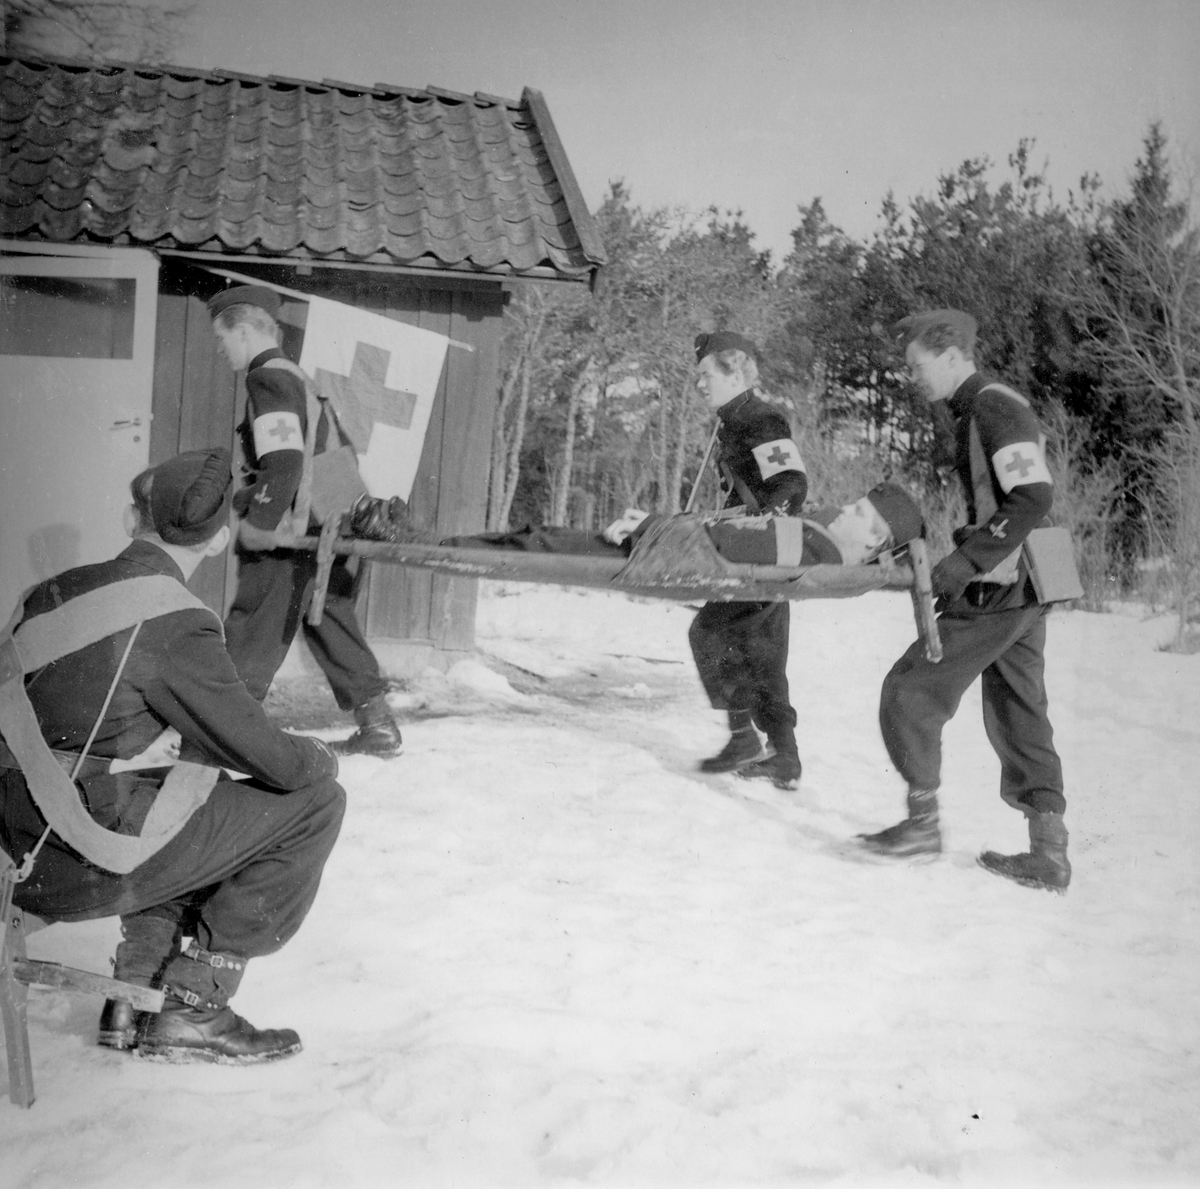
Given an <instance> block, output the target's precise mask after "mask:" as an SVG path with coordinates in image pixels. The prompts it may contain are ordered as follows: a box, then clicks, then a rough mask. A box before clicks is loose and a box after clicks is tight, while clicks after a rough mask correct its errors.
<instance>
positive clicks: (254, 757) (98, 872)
mask: <svg viewBox="0 0 1200 1189" xmlns="http://www.w3.org/2000/svg"><path fill="white" fill-rule="evenodd" d="M231 482H232V478H231V474H230V456H229V453H228V451H225V450H205V451H193V452H191V453H188V454H181V455H179V456H178V457H176V458H173V459H171V460H169V461H168V462H165V463H162V464H161V465H160V466H157V467H153V468H151V469H149V470H146V471H143V472H142V474H140V475H139V476H138V477H137V478H136V479H134V481H133V483H132V493H133V505H132V507H129V508H127V509H126V513H125V516H126V528H127V530H128V531H129V534H130V536H131V537H132V538H133V542H132V544H131V545H130V546H129V547H128V548H127V549H125V550H124V552H122V553H121V554H120V555H119V556H118V557H116V558H115V559H114V560H112V561H108V562H102V563H99V564H96V565H88V566H80V567H78V568H77V569H73V570H68V571H66V572H65V573H62V574H59V575H58V576H57V577H55V578H51V579H49V580H47V581H45V582H42V583H41V584H40V585H38V586H35V587H33V588H32V590H31V591H30V592H29V593H28V594H27V595H26V596H25V599H24V605H23V608H22V609H20V611H19V612H18V614H17V616H16V617H14V621H13V622H14V623H15V625H16V626H15V627H13V628H12V629H11V630H10V631H6V632H5V633H4V634H3V636H0V735H2V736H3V741H2V743H0V845H3V847H4V849H5V850H6V851H7V852H8V853H9V854H10V855H11V856H12V857H13V858H14V860H15V861H16V862H18V863H21V862H22V858H23V857H24V869H25V871H26V877H25V879H24V881H23V882H21V883H20V884H19V885H18V886H17V888H16V892H15V895H14V902H15V903H16V904H17V905H18V906H19V907H20V908H23V909H27V910H28V911H30V912H33V913H36V914H38V915H39V916H43V917H47V918H50V919H52V920H74V921H77V920H88V919H92V918H97V917H105V916H114V915H116V916H120V918H121V931H122V935H123V938H124V940H123V941H122V942H121V943H120V944H119V945H118V946H117V954H116V963H115V967H116V968H115V971H114V973H115V976H116V977H117V978H118V979H121V980H122V981H125V982H131V983H135V984H137V985H140V986H147V987H159V988H161V989H162V990H163V992H164V993H165V1006H164V1008H163V1011H162V1013H161V1014H152V1013H146V1014H144V1015H140V1013H139V1014H138V1015H139V1016H140V1018H138V1016H135V1013H134V1012H133V1010H132V1009H131V1008H130V1006H129V1005H128V1004H127V1003H123V1002H120V1001H113V1000H110V1001H109V1003H107V1004H106V1005H105V1009H104V1014H103V1016H102V1017H101V1032H100V1043H101V1044H105V1045H108V1046H109V1047H112V1048H120V1049H127V1048H134V1047H136V1048H138V1049H139V1051H140V1053H141V1055H142V1056H145V1057H150V1058H154V1059H159V1060H169V1061H208V1062H219V1063H226V1064H246V1063H252V1062H260V1061H269V1060H272V1059H274V1058H278V1057H283V1056H286V1055H287V1054H289V1053H294V1052H297V1051H298V1050H299V1049H300V1038H299V1037H298V1036H297V1035H296V1033H295V1032H293V1031H291V1030H289V1029H278V1030H276V1029H268V1030H262V1029H258V1028H255V1027H253V1026H252V1025H251V1024H249V1023H248V1022H247V1021H246V1020H244V1019H242V1018H241V1017H240V1016H238V1015H236V1014H234V1012H233V1010H232V1009H231V1008H230V1007H229V1006H228V1004H229V999H230V997H231V996H232V995H233V993H234V992H235V991H236V990H237V987H238V984H239V982H240V981H241V979H242V975H243V974H244V972H245V969H246V963H247V962H248V961H249V960H250V959H251V958H255V957H257V956H258V955H260V954H269V953H272V952H274V951H275V950H278V949H279V948H280V947H281V946H283V945H284V943H285V942H287V940H288V939H289V938H290V937H291V936H292V934H293V933H295V932H296V930H297V929H298V928H299V926H300V922H301V921H303V919H304V917H305V914H306V913H307V912H308V910H309V908H310V906H311V905H312V903H313V898H314V897H315V896H316V893H317V886H318V883H319V882H320V878H321V871H322V869H323V867H324V865H325V860H326V859H327V858H328V856H329V853H330V851H331V849H332V848H333V844H334V841H335V840H336V838H337V835H338V830H339V828H340V825H341V820H342V814H343V811H344V808H345V795H344V794H343V792H342V789H341V786H340V785H338V784H337V783H336V781H335V779H334V778H335V777H336V775H337V766H338V762H337V758H336V757H335V756H334V755H333V753H332V752H331V751H330V749H329V748H328V747H327V746H326V745H325V744H323V743H321V742H319V741H317V740H315V739H309V738H303V737H300V736H296V735H288V734H285V733H284V732H283V731H281V730H280V729H279V728H278V727H276V726H274V725H273V724H272V723H271V722H270V721H269V720H268V718H267V717H266V714H265V713H264V711H263V709H262V706H261V705H260V704H259V703H258V701H257V700H256V699H255V698H254V697H252V696H251V694H250V693H249V692H248V691H247V689H246V687H245V685H243V684H242V682H241V680H240V679H239V678H238V675H237V672H236V670H235V669H234V666H233V662H232V661H231V660H230V658H229V654H228V653H227V652H226V651H225V646H224V642H223V639H222V632H221V622H220V620H219V618H218V617H217V616H216V615H215V614H214V613H213V612H212V611H210V610H209V609H208V608H207V607H205V606H204V604H203V603H201V602H200V601H199V600H198V599H197V598H195V596H193V595H192V594H191V593H189V591H188V590H187V588H186V587H185V586H184V583H185V582H186V581H187V580H188V578H189V577H190V576H191V574H192V573H193V571H194V570H195V569H196V567H197V566H198V565H199V564H200V562H201V561H202V560H203V559H204V558H205V557H211V556H216V555H218V554H220V553H221V552H223V551H224V550H225V548H226V546H227V545H228V542H229V528H228V523H227V521H228V518H229V497H230V487H231ZM168 728H174V729H175V730H177V731H178V732H179V735H180V738H181V746H180V753H179V754H180V761H181V762H179V763H177V764H175V765H174V766H170V767H158V768H148V769H126V770H118V771H117V772H115V773H114V772H113V771H112V770H111V768H112V762H113V761H115V760H130V759H132V758H134V757H135V756H138V755H140V754H141V753H143V752H144V751H146V749H147V746H148V745H149V744H150V743H151V742H152V741H153V740H155V739H156V738H157V737H159V736H160V735H161V734H162V733H163V732H164V731H165V730H166V729H168ZM120 767H121V766H120V765H118V768H119V769H120ZM225 769H228V770H230V771H235V772H237V773H239V774H243V775H245V776H247V777H248V779H244V780H239V781H234V780H231V779H229V777H228V775H227V772H226V771H225ZM185 939H187V940H188V942H189V944H188V945H187V946H186V947H185V946H184V944H183V943H184V940H185Z"/></svg>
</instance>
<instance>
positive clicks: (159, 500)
mask: <svg viewBox="0 0 1200 1189" xmlns="http://www.w3.org/2000/svg"><path fill="white" fill-rule="evenodd" d="M151 474H152V475H153V478H152V481H151V484H150V512H151V516H152V518H153V520H154V531H155V532H156V533H158V535H159V536H160V537H162V539H163V540H164V541H166V542H167V543H168V544H170V545H199V544H200V543H201V542H202V541H207V540H208V539H209V538H210V537H211V536H213V535H214V534H215V533H216V532H217V530H218V529H220V527H221V525H223V524H224V523H225V522H226V520H227V519H228V517H229V498H230V493H231V491H232V487H233V466H232V458H231V457H230V454H229V451H228V450H226V449H224V448H223V447H221V446H212V447H210V448H209V449H207V450H189V451H187V452H186V453H185V454H177V455H176V456H175V457H174V458H169V459H167V461H166V462H160V463H159V464H158V466H156V467H152V468H151Z"/></svg>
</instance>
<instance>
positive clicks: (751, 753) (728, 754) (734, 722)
mask: <svg viewBox="0 0 1200 1189" xmlns="http://www.w3.org/2000/svg"><path fill="white" fill-rule="evenodd" d="M726 713H727V714H728V716H729V742H728V743H726V744H725V746H724V747H723V748H721V750H720V751H719V752H717V754H716V755H715V756H709V757H708V759H706V760H701V761H700V771H701V772H736V771H737V769H738V768H741V767H742V766H743V765H745V764H752V763H754V761H755V760H765V759H766V758H767V753H766V752H765V751H764V750H763V745H762V741H761V740H760V739H759V737H758V732H757V731H756V730H755V729H754V722H753V720H752V719H751V716H750V711H749V710H729V711H726Z"/></svg>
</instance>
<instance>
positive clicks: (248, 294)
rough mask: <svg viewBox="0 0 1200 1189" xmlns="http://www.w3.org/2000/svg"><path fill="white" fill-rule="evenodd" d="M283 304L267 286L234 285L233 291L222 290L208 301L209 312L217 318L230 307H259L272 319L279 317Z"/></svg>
mask: <svg viewBox="0 0 1200 1189" xmlns="http://www.w3.org/2000/svg"><path fill="white" fill-rule="evenodd" d="M282 304H283V301H282V300H281V298H280V296H279V294H278V293H276V292H275V290H274V289H268V288H267V287H266V286H265V285H234V286H233V288H232V289H222V290H221V292H220V293H218V294H216V295H215V296H214V297H210V298H209V299H208V312H209V313H210V314H211V315H212V316H213V317H214V318H215V317H216V316H217V315H218V314H219V313H220V312H221V311H222V310H226V309H228V308H229V307H230V306H237V305H247V306H258V308H259V309H260V310H266V312H267V313H268V314H270V315H271V317H272V318H278V317H279V307H280V306H281V305H282Z"/></svg>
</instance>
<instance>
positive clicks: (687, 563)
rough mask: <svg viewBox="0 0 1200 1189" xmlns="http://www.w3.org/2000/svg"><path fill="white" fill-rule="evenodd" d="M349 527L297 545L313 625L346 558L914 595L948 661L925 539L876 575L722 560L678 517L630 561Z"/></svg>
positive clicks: (706, 588) (507, 574)
mask: <svg viewBox="0 0 1200 1189" xmlns="http://www.w3.org/2000/svg"><path fill="white" fill-rule="evenodd" d="M342 519H343V517H342V515H340V514H335V515H332V516H330V517H328V518H327V519H326V521H325V523H324V525H323V527H322V530H321V534H320V536H319V537H303V538H300V539H299V540H298V541H297V542H296V545H295V547H296V548H298V549H309V550H315V551H316V554H317V575H316V585H315V588H314V591H313V599H312V603H311V605H310V607H309V612H308V620H309V622H310V623H312V624H317V623H320V622H321V616H322V615H323V613H324V607H325V594H326V591H327V589H328V586H329V573H330V569H331V568H332V565H333V559H334V557H335V556H339V555H340V556H352V557H362V558H364V559H370V560H374V561H381V562H387V563H388V564H390V565H398V566H412V567H415V568H417V569H425V570H436V571H438V572H440V573H443V574H451V575H454V576H455V577H460V578H495V579H503V580H505V581H510V582H533V583H541V584H547V585H554V586H586V587H592V588H594V589H600V590H616V591H621V592H623V593H625V594H631V595H640V596H642V597H644V598H656V599H672V600H675V601H677V602H694V601H696V600H705V601H713V602H786V601H789V600H792V599H844V598H853V597H855V596H857V595H862V594H866V593H867V592H868V591H871V590H885V589H890V590H908V591H910V592H911V594H912V599H913V610H914V615H915V618H916V623H917V630H918V632H919V634H920V637H921V639H922V640H923V641H924V644H925V651H926V655H927V656H928V657H929V659H930V660H931V661H935V662H936V661H939V660H941V654H942V649H941V641H940V639H939V637H938V630H937V622H936V620H935V618H934V610H933V594H932V588H931V585H930V578H929V556H928V552H927V550H926V547H925V542H924V541H923V540H922V539H921V538H919V537H918V538H916V539H914V540H912V541H909V542H907V554H908V564H907V565H905V564H900V563H897V562H894V561H892V560H891V558H890V555H888V556H886V557H881V558H880V559H879V560H878V561H877V562H873V563H871V564H869V565H840V566H839V565H810V566H769V565H754V564H749V563H739V562H731V561H728V560H727V559H726V558H724V557H722V556H721V555H720V554H719V553H718V552H717V551H716V549H715V547H714V546H713V544H712V542H711V541H710V540H709V537H708V534H707V533H706V532H704V531H703V528H702V526H701V525H700V521H699V519H698V518H697V517H692V516H675V517H671V518H669V519H665V520H663V521H661V522H660V523H658V524H655V525H654V526H653V527H652V528H651V529H650V530H649V531H648V532H647V533H646V534H645V535H644V536H643V537H642V538H641V539H640V540H639V541H638V543H637V544H636V545H635V546H634V548H633V551H632V553H631V555H630V556H629V557H628V558H626V557H611V556H603V555H595V554H567V553H525V552H520V551H511V550H505V549H489V548H472V547H469V546H461V545H432V544H424V543H415V542H413V543H407V542H403V543H392V542H384V541H363V540H357V539H353V538H348V537H342V536H340V535H339V529H340V526H341V523H342Z"/></svg>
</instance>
